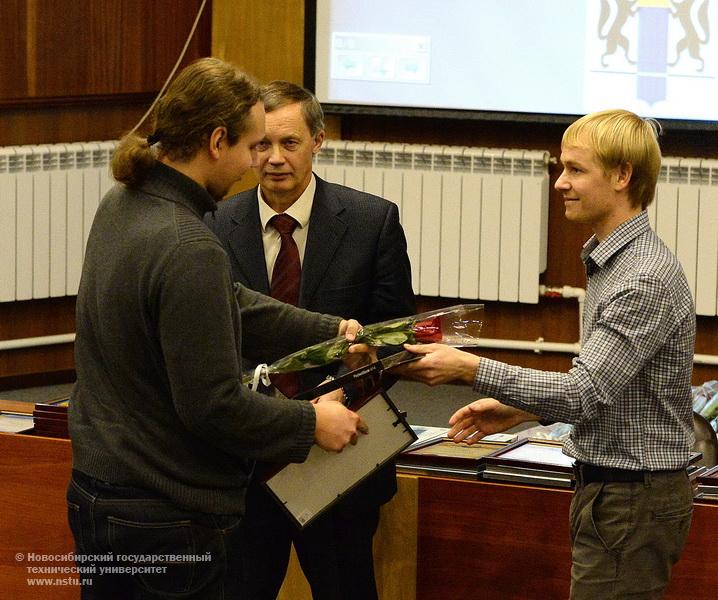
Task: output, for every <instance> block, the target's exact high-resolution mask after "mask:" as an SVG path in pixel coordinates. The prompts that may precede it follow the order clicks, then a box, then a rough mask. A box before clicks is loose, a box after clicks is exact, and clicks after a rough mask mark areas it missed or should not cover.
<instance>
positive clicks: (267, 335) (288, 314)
mask: <svg viewBox="0 0 718 600" xmlns="http://www.w3.org/2000/svg"><path fill="white" fill-rule="evenodd" d="M235 292H236V295H237V300H238V302H239V307H240V311H241V316H242V354H243V356H244V357H246V358H249V359H250V360H252V361H256V362H266V363H271V362H274V361H275V360H277V359H280V358H282V357H283V356H286V355H287V354H291V353H292V352H296V351H297V350H301V349H302V348H306V347H307V346H311V345H312V344H317V343H319V342H323V341H324V340H328V339H330V338H333V337H336V335H337V332H338V330H339V323H340V322H341V319H340V318H339V317H333V316H330V315H323V314H320V313H315V312H311V311H308V310H304V309H303V308H297V307H295V306H291V305H290V304H284V303H282V302H279V301H277V300H275V299H273V298H270V297H268V296H265V295H264V294H260V293H259V292H255V291H254V290H251V289H249V288H247V287H245V286H243V285H241V284H239V283H236V284H235Z"/></svg>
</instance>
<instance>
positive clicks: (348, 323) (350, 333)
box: [337, 319, 361, 342]
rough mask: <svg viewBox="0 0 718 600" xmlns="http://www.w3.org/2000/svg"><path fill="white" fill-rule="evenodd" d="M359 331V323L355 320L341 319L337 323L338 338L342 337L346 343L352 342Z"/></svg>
mask: <svg viewBox="0 0 718 600" xmlns="http://www.w3.org/2000/svg"><path fill="white" fill-rule="evenodd" d="M360 330H361V323H359V321H357V320H356V319H348V320H347V319H342V320H341V323H339V331H338V332H337V335H338V336H342V335H343V336H344V337H345V338H346V339H347V341H348V342H353V341H354V340H355V339H356V338H357V334H358V333H359V331H360Z"/></svg>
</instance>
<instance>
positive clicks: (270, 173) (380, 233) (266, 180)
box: [206, 81, 416, 600]
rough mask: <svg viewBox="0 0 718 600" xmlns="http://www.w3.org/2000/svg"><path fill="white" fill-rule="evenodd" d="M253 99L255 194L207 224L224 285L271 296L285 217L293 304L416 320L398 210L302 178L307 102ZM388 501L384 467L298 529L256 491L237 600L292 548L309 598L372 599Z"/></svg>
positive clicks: (275, 91)
mask: <svg viewBox="0 0 718 600" xmlns="http://www.w3.org/2000/svg"><path fill="white" fill-rule="evenodd" d="M263 99H264V104H265V110H266V113H267V114H266V129H265V137H264V139H263V140H262V142H261V143H260V144H259V145H258V146H257V154H258V161H257V162H258V164H257V165H256V166H255V167H254V169H255V172H256V174H257V176H258V178H259V186H258V187H256V188H254V189H252V190H249V191H247V192H243V193H241V194H238V195H237V196H234V197H232V198H230V199H228V200H227V201H226V202H223V203H222V204H221V205H220V208H219V210H218V211H217V212H216V214H215V215H214V216H210V217H207V219H206V222H207V224H208V225H209V226H210V228H212V229H213V230H214V232H215V233H216V234H217V236H218V237H219V238H220V240H222V242H223V243H224V244H225V246H226V248H227V252H228V254H229V257H230V261H231V264H232V270H233V273H234V277H235V279H236V280H238V281H240V282H241V283H242V284H244V285H246V286H248V287H250V288H252V289H255V290H257V291H260V292H263V293H265V294H270V293H272V292H273V291H274V289H275V288H276V287H277V286H275V285H274V284H275V283H276V280H278V275H277V273H276V272H275V265H277V263H282V264H284V262H283V261H284V259H283V258H281V257H280V255H282V254H283V253H284V251H285V250H284V248H282V245H283V244H285V243H286V241H285V239H284V238H283V237H282V235H280V233H279V231H278V229H279V227H278V228H277V229H275V227H274V224H275V221H272V218H273V217H275V216H276V215H278V214H280V215H281V214H284V215H289V216H290V217H292V218H293V219H294V221H295V222H292V224H291V227H290V229H291V228H293V232H290V233H289V234H287V233H284V234H283V235H284V236H286V235H290V236H291V238H292V239H291V240H290V241H289V243H291V244H292V246H293V247H294V246H296V250H295V249H292V252H293V253H294V256H295V261H296V258H298V261H299V263H301V277H300V278H299V281H298V291H297V292H295V297H296V304H297V305H298V306H300V307H302V308H307V309H309V310H313V311H319V312H323V313H327V314H335V315H342V316H344V317H345V318H355V319H357V320H358V321H359V322H361V323H373V322H377V321H384V320H387V319H391V318H395V317H401V316H406V315H410V314H413V313H415V312H416V307H415V301H414V295H413V292H412V288H411V268H410V264H409V258H408V255H407V252H406V239H405V237H404V231H403V230H402V228H401V225H400V224H399V212H398V209H397V206H396V205H395V204H393V203H391V202H388V201H387V200H384V199H382V198H379V197H377V196H373V195H370V194H366V193H363V192H359V191H356V190H353V189H350V188H347V187H344V186H341V185H336V184H332V183H328V182H326V181H323V180H322V179H320V178H319V177H317V176H316V175H314V174H313V173H312V160H313V158H314V156H315V155H316V154H317V153H318V152H319V151H320V149H321V146H322V142H323V141H324V116H323V113H322V109H321V106H320V104H319V102H318V101H317V99H316V98H315V97H314V96H313V95H312V94H311V93H310V92H308V91H307V90H305V89H303V88H301V87H299V86H296V85H294V84H291V83H288V82H284V81H275V82H272V83H270V84H268V85H267V86H265V87H264V88H263ZM282 218H285V217H282ZM299 268H300V266H299V265H297V267H296V273H297V276H298V273H299ZM285 291H286V290H285ZM283 293H284V292H281V293H279V294H280V295H277V294H274V295H275V297H282V296H281V294H283ZM290 296H291V294H290ZM282 299H283V300H284V301H287V299H286V297H282ZM289 301H292V300H289ZM395 492H396V474H395V468H394V465H393V464H392V465H389V466H387V467H385V468H383V469H381V470H380V471H379V472H377V473H376V474H375V475H373V476H372V477H371V478H370V479H369V480H367V481H365V482H363V483H362V485H361V486H359V487H358V488H357V489H355V490H353V491H352V493H351V494H350V495H349V496H347V497H346V498H344V499H343V500H342V501H341V502H339V503H338V504H337V505H335V506H334V507H333V508H332V509H330V510H329V511H327V512H326V513H325V514H324V515H322V516H320V517H318V518H317V519H316V520H315V521H314V522H313V523H311V524H310V525H309V526H307V527H306V528H305V529H304V530H302V531H299V530H298V529H297V528H296V527H295V526H294V525H293V524H292V523H291V522H290V521H289V518H288V517H287V516H286V515H285V514H284V513H283V511H282V509H281V507H279V505H278V504H277V503H276V501H275V500H274V499H273V498H271V497H270V496H269V494H268V493H267V492H266V491H265V490H264V489H263V488H261V486H260V485H259V484H258V483H256V482H255V483H254V484H253V485H251V486H250V489H249V492H248V497H247V514H246V517H245V524H246V531H247V539H246V542H247V545H248V547H247V548H246V556H248V557H250V562H249V564H248V565H247V573H248V586H249V590H248V598H252V599H253V600H255V599H262V600H264V599H273V598H275V597H276V595H277V592H278V591H279V588H280V586H281V584H282V580H283V578H284V575H285V572H286V568H287V563H288V559H289V551H290V547H291V542H292V541H293V542H294V545H295V548H296V550H297V555H298V557H299V561H300V564H301V566H302V569H303V571H304V574H305V575H306V577H307V579H308V581H309V583H310V585H311V587H312V594H313V597H314V598H315V600H340V599H341V600H347V599H352V598H356V599H357V600H359V599H361V600H371V599H372V598H376V597H377V592H376V584H375V581H374V567H373V553H372V538H373V535H374V533H375V531H376V529H377V526H378V522H379V507H380V506H381V504H383V503H385V502H387V501H388V500H389V499H390V498H391V497H392V496H393V495H394V493H395Z"/></svg>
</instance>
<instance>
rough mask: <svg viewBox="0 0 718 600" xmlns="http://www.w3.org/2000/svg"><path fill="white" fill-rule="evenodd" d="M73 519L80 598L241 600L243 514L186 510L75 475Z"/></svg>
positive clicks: (141, 492)
mask: <svg viewBox="0 0 718 600" xmlns="http://www.w3.org/2000/svg"><path fill="white" fill-rule="evenodd" d="M67 507H68V520H69V523H70V529H71V530H72V534H73V536H74V538H75V547H76V554H77V557H76V559H77V566H78V569H79V570H80V573H82V575H81V577H82V578H83V579H85V580H89V581H88V584H87V585H83V587H82V599H83V600H160V599H168V598H174V599H178V598H181V599H183V600H214V599H217V600H224V599H229V598H232V599H236V598H242V594H241V592H240V590H241V582H242V577H243V560H242V554H243V552H242V550H241V542H240V540H241V537H240V526H239V525H240V520H241V517H240V516H238V515H214V514H205V513H198V512H192V511H187V510H185V509H182V508H179V507H177V506H176V505H174V504H172V503H171V502H168V501H167V500H164V499H162V498H158V497H157V496H156V495H153V494H152V493H151V492H148V491H146V490H139V489H137V488H130V487H125V486H116V485H113V484H109V483H106V482H101V481H98V480H96V479H93V478H91V477H88V476H87V475H85V474H83V473H80V472H78V471H73V476H72V480H71V481H70V485H69V487H68V490H67Z"/></svg>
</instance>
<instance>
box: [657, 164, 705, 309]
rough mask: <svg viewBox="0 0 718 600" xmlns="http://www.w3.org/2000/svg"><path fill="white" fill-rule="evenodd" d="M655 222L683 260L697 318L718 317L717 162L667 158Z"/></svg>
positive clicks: (664, 237) (663, 236)
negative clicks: (699, 316) (703, 316)
mask: <svg viewBox="0 0 718 600" xmlns="http://www.w3.org/2000/svg"><path fill="white" fill-rule="evenodd" d="M648 214H649V217H650V219H651V224H652V226H653V228H654V229H655V231H656V233H657V234H658V235H659V236H660V238H661V239H662V240H663V241H664V242H665V244H666V245H667V246H668V247H669V248H670V249H671V250H672V251H673V252H674V253H675V254H676V256H678V259H679V260H680V261H681V264H682V265H683V269H684V271H685V272H686V277H687V278H688V284H689V285H690V287H691V291H692V292H693V297H694V298H695V301H696V314H699V315H708V316H715V315H717V314H718V161H716V160H706V159H696V158H672V157H670V158H669V157H664V159H663V164H662V165H661V174H660V177H659V181H658V188H657V190H656V200H655V202H654V203H653V204H651V206H650V207H649V210H648Z"/></svg>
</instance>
